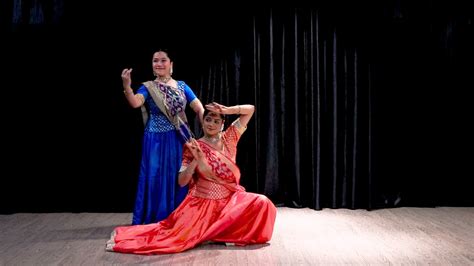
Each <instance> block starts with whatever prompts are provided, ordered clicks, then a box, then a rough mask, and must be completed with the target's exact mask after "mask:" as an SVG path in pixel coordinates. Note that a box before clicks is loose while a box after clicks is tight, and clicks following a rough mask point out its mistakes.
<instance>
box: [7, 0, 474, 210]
mask: <svg viewBox="0 0 474 266" xmlns="http://www.w3.org/2000/svg"><path fill="white" fill-rule="evenodd" d="M356 2H357V1H352V2H350V1H347V2H345V1H322V2H321V3H318V4H317V5H316V7H313V8H285V9H283V8H263V9H256V8H252V9H249V8H243V7H232V6H229V7H227V8H221V11H220V12H215V11H214V10H211V11H210V10H206V9H204V8H200V9H196V10H179V9H171V8H164V7H162V6H161V5H160V4H158V3H151V2H149V1H148V3H138V2H135V3H133V4H132V3H121V4H118V3H116V4H114V5H115V6H114V7H113V8H112V7H110V6H109V4H106V3H102V4H101V3H97V2H94V3H88V2H81V3H70V2H66V1H62V0H54V1H42V0H29V1H16V0H14V1H10V2H8V3H7V5H6V8H2V9H1V10H0V12H1V14H2V16H1V23H2V24H1V30H2V31H1V34H2V36H3V37H2V40H3V42H4V44H5V45H4V46H2V47H4V48H3V49H2V50H1V53H2V63H3V64H5V66H7V71H6V72H5V71H4V74H5V75H4V76H3V82H4V86H3V90H2V91H3V93H2V94H1V95H2V96H1V97H2V105H0V106H1V110H2V112H1V117H2V129H3V132H4V134H3V135H2V136H3V137H2V153H3V155H2V158H4V159H3V161H2V170H3V171H2V181H1V182H2V183H1V186H0V189H1V193H0V194H1V195H0V200H1V202H2V203H1V205H0V212H1V213H9V212H24V211H29V212H31V211H33V212H35V211H42V212H45V211H131V208H132V206H133V201H134V197H135V189H136V178H137V174H138V167H139V160H140V158H139V157H140V146H141V135H142V130H143V128H142V127H143V125H142V123H141V120H140V119H141V117H140V113H139V110H132V109H130V108H129V107H128V106H127V104H126V102H125V100H124V99H123V93H122V88H121V80H120V72H121V70H122V69H123V68H126V67H127V68H128V67H132V68H134V75H133V77H132V81H133V83H134V84H133V87H134V88H138V86H139V85H140V83H141V82H142V81H145V80H148V79H151V78H153V77H152V75H151V74H152V72H151V69H150V68H151V63H150V58H151V55H152V52H153V50H154V49H156V48H158V47H167V48H171V49H172V50H173V51H174V55H175V57H174V61H175V62H174V63H175V68H174V70H175V74H174V75H173V76H174V78H175V79H180V80H184V81H186V82H187V83H188V84H189V85H190V86H191V88H193V90H194V91H195V92H196V94H197V95H198V96H199V98H200V99H201V100H202V102H203V103H207V102H210V101H217V102H220V103H222V104H225V105H234V104H244V103H250V104H254V105H255V106H256V113H255V116H254V118H253V120H252V121H251V122H250V124H249V127H248V130H247V132H246V133H245V135H244V136H243V138H242V140H241V143H240V144H239V152H238V157H237V163H238V164H239V166H240V167H241V170H242V180H241V182H242V185H244V186H245V187H246V188H247V190H248V191H252V192H258V193H263V194H265V195H267V196H268V197H270V198H271V199H272V200H273V201H274V202H275V203H276V204H278V205H279V206H290V207H309V208H312V209H316V210H320V209H322V208H350V209H359V208H362V209H377V208H385V207H394V206H440V205H450V206H473V205H474V199H473V196H472V195H473V194H472V193H471V192H470V189H469V186H468V180H469V178H470V176H471V175H469V172H470V167H469V163H468V162H469V160H468V159H469V158H470V157H469V156H465V155H464V154H469V153H470V151H471V148H469V147H470V146H469V145H468V143H467V139H469V137H470V136H471V135H472V134H470V133H469V132H470V131H469V130H468V129H469V128H470V123H469V122H470V121H471V120H472V119H471V117H470V115H469V113H470V112H469V106H471V105H470V102H469V101H470V99H471V97H470V96H468V94H470V89H471V88H473V87H474V86H473V85H474V82H473V81H472V78H471V76H472V73H474V67H473V64H472V62H474V52H473V49H472V47H474V37H473V36H474V29H473V23H472V19H473V14H472V11H471V10H472V9H469V8H467V5H461V4H459V3H454V2H452V1H451V2H449V1H441V2H439V1H417V2H416V3H412V1H402V0H392V1H383V2H380V1H364V4H361V3H356ZM176 20H180V21H179V22H177V21H176ZM84 66H87V67H84ZM188 111H189V110H188ZM233 118H235V117H229V119H228V120H229V121H227V122H231V120H232V119H233ZM190 120H191V122H192V124H193V128H194V130H195V131H196V134H197V135H198V136H200V134H202V132H201V130H200V127H199V125H198V124H197V122H196V121H195V120H194V119H192V118H191V119H190Z"/></svg>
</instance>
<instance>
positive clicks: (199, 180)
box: [106, 103, 276, 254]
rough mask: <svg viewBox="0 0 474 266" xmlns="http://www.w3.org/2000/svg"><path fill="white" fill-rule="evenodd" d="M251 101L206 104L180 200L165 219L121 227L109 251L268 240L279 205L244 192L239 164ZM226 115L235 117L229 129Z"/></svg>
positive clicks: (188, 151)
mask: <svg viewBox="0 0 474 266" xmlns="http://www.w3.org/2000/svg"><path fill="white" fill-rule="evenodd" d="M254 109H255V108H254V106H253V105H250V104H246V105H236V106H231V107H227V106H224V105H221V104H218V103H211V104H207V105H206V111H205V113H204V122H203V130H204V137H202V138H200V139H198V140H195V139H191V140H190V141H189V142H187V143H186V144H185V149H184V153H183V162H182V165H181V169H180V174H179V184H180V185H181V186H185V185H186V184H189V193H188V195H187V196H186V198H185V199H184V200H183V202H182V203H181V205H180V206H179V207H178V208H177V209H176V210H175V211H174V212H172V213H171V214H170V216H169V217H168V218H166V219H165V220H163V221H161V222H158V223H154V224H147V225H133V226H122V227H117V228H116V229H115V230H114V231H113V233H112V237H111V239H110V240H109V241H108V242H107V247H106V249H107V250H108V251H114V252H122V253H135V254H166V253H176V252H181V251H184V250H188V249H190V248H193V247H195V246H196V245H199V244H201V243H204V242H224V243H232V244H235V245H241V246H244V245H248V244H258V243H266V242H268V241H269V240H270V239H271V237H272V233H273V226H274V223H275V217H276V208H275V205H273V203H272V202H271V201H270V200H269V199H268V198H267V197H266V196H264V195H260V194H255V193H250V192H245V189H244V188H243V187H242V186H240V185H239V181H240V171H239V168H238V167H237V165H236V164H235V158H236V153H237V142H238V141H239V139H240V136H241V135H242V133H244V131H245V130H246V128H247V123H248V122H249V120H250V118H251V117H252V115H253V113H254ZM227 114H237V115H239V118H237V119H236V120H235V121H234V122H233V123H232V124H231V125H230V126H229V127H228V128H227V129H226V130H225V131H222V129H223V127H224V119H225V116H224V115H227Z"/></svg>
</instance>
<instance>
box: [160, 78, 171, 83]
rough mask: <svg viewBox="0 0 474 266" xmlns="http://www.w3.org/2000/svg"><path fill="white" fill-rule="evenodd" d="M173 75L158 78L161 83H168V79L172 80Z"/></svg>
mask: <svg viewBox="0 0 474 266" xmlns="http://www.w3.org/2000/svg"><path fill="white" fill-rule="evenodd" d="M170 79H171V77H157V78H156V80H158V81H159V82H161V83H164V84H166V83H168V81H170Z"/></svg>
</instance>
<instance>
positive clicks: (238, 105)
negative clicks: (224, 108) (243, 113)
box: [237, 105, 240, 115]
mask: <svg viewBox="0 0 474 266" xmlns="http://www.w3.org/2000/svg"><path fill="white" fill-rule="evenodd" d="M238 107H239V112H238V113H237V114H239V115H240V105H238Z"/></svg>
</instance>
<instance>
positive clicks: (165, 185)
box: [132, 130, 188, 225]
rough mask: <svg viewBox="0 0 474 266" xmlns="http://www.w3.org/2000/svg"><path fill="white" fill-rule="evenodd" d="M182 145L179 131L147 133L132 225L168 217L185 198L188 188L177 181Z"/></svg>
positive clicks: (144, 138)
mask: <svg viewBox="0 0 474 266" xmlns="http://www.w3.org/2000/svg"><path fill="white" fill-rule="evenodd" d="M183 144H184V142H183V140H182V138H181V137H180V136H179V134H178V133H177V131H176V130H170V131H166V132H145V134H144V137H143V146H142V147H143V148H142V159H141V166H140V174H139V177H138V189H137V195H136V200H135V208H134V211H133V220H132V224H133V225H136V224H149V223H156V222H158V221H161V220H163V219H165V218H166V217H168V215H169V214H170V213H171V212H173V211H174V210H175V209H176V208H177V207H178V206H179V204H180V203H181V202H182V201H183V199H184V198H185V196H186V194H187V192H188V187H187V186H185V187H180V186H179V184H178V180H177V179H178V172H179V168H180V166H181V160H182V153H183Z"/></svg>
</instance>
